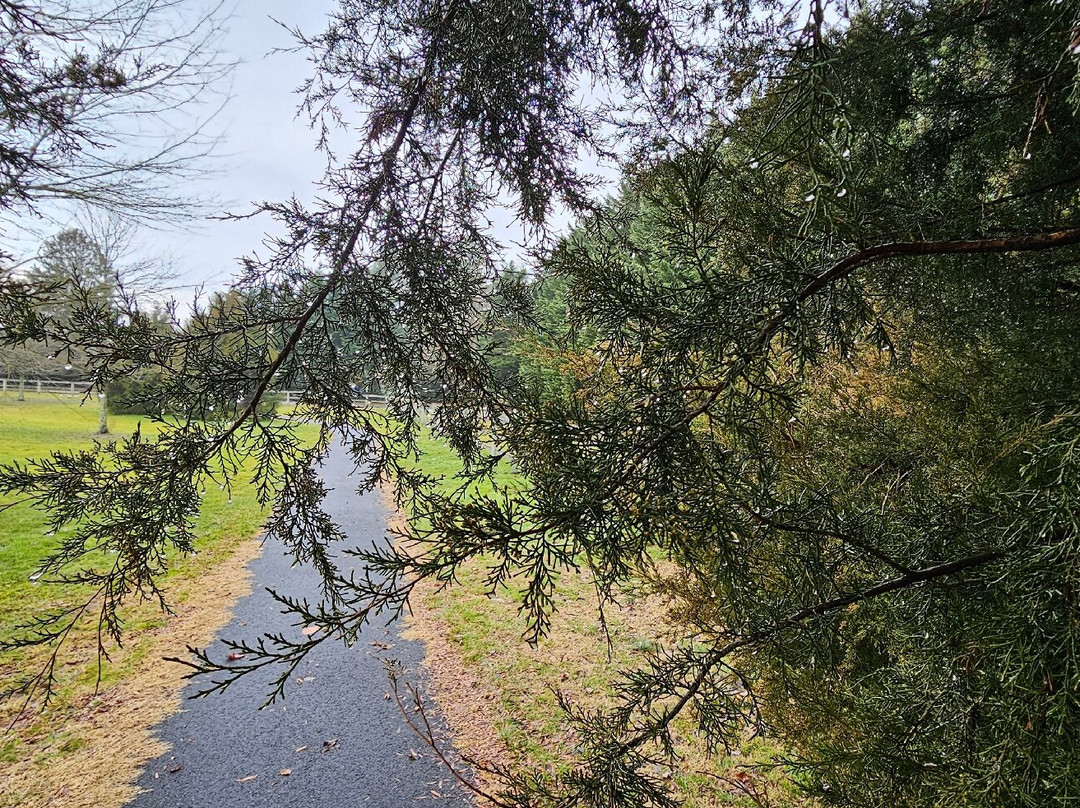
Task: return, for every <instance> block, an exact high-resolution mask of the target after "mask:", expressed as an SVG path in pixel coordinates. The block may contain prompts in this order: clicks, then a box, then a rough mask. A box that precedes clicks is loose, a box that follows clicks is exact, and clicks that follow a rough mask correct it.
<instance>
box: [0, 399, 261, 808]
mask: <svg viewBox="0 0 1080 808" xmlns="http://www.w3.org/2000/svg"><path fill="white" fill-rule="evenodd" d="M80 403H81V399H79V398H77V397H70V398H69V397H60V396H51V395H33V394H29V393H28V394H27V396H26V401H25V402H18V401H16V400H15V397H14V395H10V396H0V462H10V461H13V460H24V459H27V458H33V457H40V456H42V455H44V454H47V453H48V452H50V451H53V450H65V449H68V450H70V449H89V448H91V447H92V446H93V443H94V440H95V439H100V440H111V439H114V438H116V437H118V436H123V435H128V434H130V433H131V432H132V431H133V430H134V429H135V427H136V425H137V424H138V422H139V417H138V416H115V415H114V416H110V417H109V426H110V430H111V432H112V434H111V435H109V436H104V437H102V438H98V436H97V435H96V434H95V433H96V431H97V424H98V413H97V402H96V401H93V402H87V403H86V404H85V405H83V406H80ZM143 431H144V434H148V435H152V434H153V425H151V424H149V423H148V422H146V423H144V424H143ZM11 501H13V499H12V498H8V499H7V500H3V499H0V505H2V504H7V503H9V502H11ZM2 514H3V518H0V637H8V636H10V635H11V633H12V631H13V629H14V628H15V627H16V626H17V625H18V624H19V623H22V622H24V621H26V620H27V619H28V618H30V617H31V616H33V615H35V614H40V613H42V612H43V611H45V610H47V609H51V608H55V607H58V606H64V605H67V604H72V603H76V602H77V599H78V597H79V594H80V593H79V592H78V591H77V590H73V589H72V588H70V587H66V588H65V587H60V586H56V585H50V584H47V583H43V582H38V581H34V580H31V577H32V576H33V573H34V571H35V570H36V568H37V566H38V564H39V562H40V561H41V559H42V558H43V557H44V556H45V555H46V554H47V553H48V551H49V550H50V548H51V547H53V546H54V545H55V542H57V541H58V539H59V538H60V537H58V536H50V535H47V526H46V520H45V519H44V518H43V515H42V514H40V513H38V512H36V511H34V510H32V509H31V508H30V507H29V506H26V505H22V504H16V505H13V506H12V507H10V508H8V509H6V510H4V511H3V512H2ZM262 522H263V514H262V511H261V509H260V507H259V504H258V502H257V501H256V498H255V492H254V489H253V487H251V486H249V485H246V484H244V482H243V481H242V480H241V481H238V482H237V484H235V485H234V486H233V488H232V491H231V497H230V492H226V491H223V490H220V489H219V488H218V487H217V486H209V487H208V489H207V492H206V496H205V498H204V501H203V509H202V513H201V515H200V517H199V519H198V521H197V525H196V531H197V536H198V539H197V542H196V550H197V554H196V555H194V556H189V557H186V558H179V557H178V558H176V559H175V566H174V567H173V569H172V571H171V572H170V573H169V575H168V576H167V577H166V579H165V582H164V588H165V590H166V594H167V598H168V600H169V604H170V606H171V607H172V608H173V610H174V612H175V614H174V615H171V616H170V615H166V614H164V613H162V612H161V611H160V610H159V609H158V608H157V607H156V604H149V603H144V604H134V603H133V604H132V605H130V606H129V607H127V608H126V609H125V611H124V613H123V617H124V620H125V625H126V628H127V633H126V638H125V641H124V647H123V649H120V650H118V651H115V652H113V651H111V652H110V654H111V656H112V659H111V660H108V661H106V663H105V665H104V667H103V669H102V672H101V673H102V678H101V685H100V687H97V686H96V680H97V676H98V670H97V655H96V651H95V637H94V626H93V624H92V623H90V624H87V625H84V626H82V628H81V629H80V630H79V631H77V632H75V633H74V634H73V635H72V637H71V638H70V640H69V641H68V643H67V650H66V651H65V652H64V654H63V655H62V659H63V664H62V665H61V667H60V676H61V680H60V682H59V687H58V690H57V694H56V698H55V700H54V701H53V702H52V703H51V704H50V705H49V706H48V707H47V708H46V709H45V710H43V711H42V710H41V707H40V705H34V706H33V707H32V708H31V709H30V710H29V711H27V712H26V713H25V714H24V715H23V717H22V718H20V719H19V720H18V721H17V722H16V724H15V725H14V728H13V729H12V730H11V731H9V732H7V733H6V734H4V735H3V736H2V737H0V806H8V805H10V806H14V805H37V804H41V805H44V804H46V803H48V804H69V805H83V804H86V805H95V804H101V805H107V804H110V801H111V804H115V805H119V804H121V803H120V802H118V801H117V800H119V799H122V798H123V797H124V796H125V795H126V796H127V797H130V796H131V793H129V792H124V791H116V790H115V788H113V791H109V789H108V788H106V789H105V791H95V789H94V787H93V786H94V778H98V780H101V779H102V778H108V777H109V776H110V775H109V773H108V771H104V772H103V771H102V770H101V766H102V763H103V761H102V759H101V758H102V757H103V755H107V756H110V757H118V756H119V757H125V755H126V756H127V758H130V759H126V764H130V765H126V768H125V769H124V771H123V772H122V773H115V772H114V773H113V774H112V775H111V776H112V777H113V778H121V779H120V781H119V782H117V783H109V784H106V785H108V786H110V787H114V786H123V785H124V781H123V779H122V778H123V777H129V778H130V777H131V776H133V775H134V773H136V772H137V770H138V769H137V764H138V763H139V762H141V761H140V760H138V757H139V754H142V753H143V752H145V754H143V755H142V757H143V758H144V759H145V757H146V756H147V755H148V754H152V753H154V747H153V745H152V742H151V741H147V745H145V746H144V748H143V749H136V750H134V751H135V754H134V755H133V753H132V752H133V750H132V749H131V747H133V746H134V747H138V742H137V740H136V733H137V732H142V731H146V730H147V729H148V727H149V726H151V725H152V724H154V723H156V722H157V721H158V720H160V719H161V718H162V717H164V715H165V714H167V713H168V712H169V711H170V710H171V709H175V706H176V705H175V700H176V694H178V693H179V687H180V674H181V671H180V670H179V668H178V666H174V665H161V664H160V662H159V660H160V657H161V656H163V655H167V654H180V655H182V654H183V647H184V642H194V643H200V642H207V641H208V640H209V639H210V638H211V637H212V636H213V632H214V631H215V630H216V628H217V627H218V625H220V624H221V623H222V622H224V621H225V620H226V619H227V617H228V609H229V608H230V607H231V603H232V602H233V601H234V600H235V598H236V597H237V596H239V595H240V594H242V593H243V591H244V584H243V578H244V575H245V569H244V565H245V563H246V561H247V560H250V558H251V557H252V556H253V555H254V554H255V553H256V552H257V549H258V544H257V542H252V541H251V539H252V538H253V537H254V536H255V535H256V534H257V533H258V531H259V528H260V526H261V524H262ZM177 632H179V633H177ZM181 635H182V637H184V638H187V639H185V640H183V641H181ZM166 643H171V645H167V644H166ZM45 658H46V652H44V651H43V650H42V649H30V650H16V651H7V652H0V681H3V682H4V683H5V684H6V683H8V682H9V681H10V679H9V677H11V676H13V675H14V674H15V672H16V671H17V670H23V671H25V670H27V669H33V668H35V667H36V666H40V664H42V663H43V661H44V660H45ZM110 704H114V706H115V707H116V709H115V710H114V711H113V712H112V713H111V714H110V715H111V719H110V721H109V722H103V721H102V720H99V719H98V718H95V715H96V713H98V712H101V711H103V710H104V709H105V707H107V706H108V705H110ZM121 705H125V706H130V709H129V710H128V711H127V713H125V715H126V716H127V718H126V719H122V718H121V716H120V712H123V709H124V708H122V707H121ZM18 706H19V705H18V704H15V703H14V702H13V701H12V700H9V702H8V703H6V704H2V705H0V721H3V723H4V728H6V727H7V726H8V724H9V723H10V722H11V721H12V719H13V718H14V716H15V715H16V714H17V710H18ZM117 710H119V711H120V712H117ZM128 713H130V714H128ZM123 720H127V721H128V722H129V723H130V726H127V727H126V728H125V727H124V726H123ZM109 724H112V725H113V726H109ZM142 725H145V726H142ZM120 729H124V731H125V732H126V733H127V735H126V738H125V737H124V736H122V735H116V733H117V732H118V731H119V730H120ZM0 731H2V728H0ZM110 733H112V734H113V735H116V737H114V738H113V739H112V741H110V743H112V744H113V746H114V748H112V749H108V750H103V749H100V748H95V747H100V746H101V745H102V744H103V743H105V741H104V740H103V738H104V737H105V736H107V735H109V734H110ZM125 745H126V746H127V747H128V748H126V749H125ZM158 751H160V750H158ZM56 764H60V765H59V766H58V765H56ZM61 769H69V770H71V772H72V774H73V776H79V777H82V778H83V780H82V782H83V783H84V784H85V785H80V786H79V790H80V791H84V792H85V793H74V794H73V795H69V798H65V796H64V789H66V788H67V787H68V786H67V785H65V784H64V782H62V779H61V780H58V779H57V775H56V772H57V771H59V770H61ZM48 789H54V790H56V792H57V793H52V794H50V793H42V792H43V791H46V790H48ZM114 792H115V793H114ZM57 798H58V802H55V803H54V800H55V799H57Z"/></svg>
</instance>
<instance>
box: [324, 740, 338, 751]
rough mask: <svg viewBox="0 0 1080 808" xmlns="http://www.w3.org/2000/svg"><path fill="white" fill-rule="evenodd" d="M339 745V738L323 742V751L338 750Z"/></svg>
mask: <svg viewBox="0 0 1080 808" xmlns="http://www.w3.org/2000/svg"><path fill="white" fill-rule="evenodd" d="M337 745H338V739H337V738H331V739H330V740H328V741H323V742H322V750H323V751H324V752H328V751H330V750H331V749H336V748H337Z"/></svg>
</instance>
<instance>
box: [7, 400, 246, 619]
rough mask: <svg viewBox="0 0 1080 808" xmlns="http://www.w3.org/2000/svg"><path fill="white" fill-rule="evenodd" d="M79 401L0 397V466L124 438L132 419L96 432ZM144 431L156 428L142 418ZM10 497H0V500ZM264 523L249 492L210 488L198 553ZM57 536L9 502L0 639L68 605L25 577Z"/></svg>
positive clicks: (92, 410)
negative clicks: (102, 433)
mask: <svg viewBox="0 0 1080 808" xmlns="http://www.w3.org/2000/svg"><path fill="white" fill-rule="evenodd" d="M79 402H80V399H78V398H75V397H72V398H66V397H59V396H56V397H54V396H47V395H42V396H35V395H33V394H27V400H26V401H25V402H18V401H15V400H14V398H10V397H6V398H0V463H10V462H12V461H22V460H26V459H29V458H37V457H42V456H44V455H47V454H48V453H50V452H52V451H65V450H79V449H91V448H92V447H93V445H94V442H95V440H115V439H116V438H118V437H123V436H127V435H130V434H131V433H132V432H133V431H134V430H135V428H136V426H137V425H138V424H139V420H140V419H139V417H138V416H132V415H112V416H110V417H109V427H110V432H111V434H110V435H107V436H98V435H96V434H95V433H96V432H97V424H98V414H97V402H88V403H87V404H86V405H84V406H79ZM143 430H144V432H145V433H146V434H148V435H152V434H153V433H154V432H155V431H156V430H155V429H154V427H153V425H152V424H150V423H149V422H144V423H143ZM13 500H14V497H7V498H5V499H2V500H0V504H7V503H9V502H11V501H13ZM262 521H263V515H262V511H261V509H260V507H259V505H258V503H257V502H256V499H255V493H254V490H253V489H252V488H251V487H250V486H247V485H243V484H241V485H238V486H234V487H233V490H232V498H231V501H230V498H229V496H228V494H227V493H226V492H225V491H222V490H219V489H218V488H216V487H211V488H210V489H208V490H207V494H206V498H205V500H204V504H203V511H202V514H201V516H200V517H199V520H198V522H197V531H198V541H197V543H196V549H197V550H206V549H208V548H210V547H213V546H216V545H218V544H220V543H221V542H222V541H223V540H226V539H228V540H232V539H235V538H247V537H250V536H252V535H254V534H255V533H256V532H257V531H258V529H259V526H260V525H261V523H262ZM61 538H62V535H59V536H52V535H49V534H48V525H47V519H46V516H45V514H43V513H40V512H38V511H36V510H34V509H32V508H31V507H29V506H28V505H25V504H15V505H12V506H11V507H10V508H8V509H7V510H5V511H3V519H0V636H3V635H7V634H9V633H10V631H11V629H12V627H13V626H14V625H15V624H17V623H21V622H23V621H25V620H27V619H28V618H30V617H32V616H33V615H35V614H40V613H41V612H42V611H43V610H44V609H46V608H49V607H53V606H58V605H62V604H67V603H71V602H74V600H75V598H76V597H77V596H78V594H79V592H78V591H77V590H72V589H70V588H69V589H68V590H67V591H66V592H61V591H60V589H61V588H60V587H56V586H53V585H49V584H46V583H41V582H37V581H31V580H30V577H31V575H32V574H33V573H34V571H35V570H36V569H37V566H38V564H39V563H40V562H41V560H42V559H43V558H44V557H45V556H46V555H47V554H48V553H49V551H50V550H51V549H53V548H54V547H55V546H56V545H57V543H58V542H59V541H60V539H61Z"/></svg>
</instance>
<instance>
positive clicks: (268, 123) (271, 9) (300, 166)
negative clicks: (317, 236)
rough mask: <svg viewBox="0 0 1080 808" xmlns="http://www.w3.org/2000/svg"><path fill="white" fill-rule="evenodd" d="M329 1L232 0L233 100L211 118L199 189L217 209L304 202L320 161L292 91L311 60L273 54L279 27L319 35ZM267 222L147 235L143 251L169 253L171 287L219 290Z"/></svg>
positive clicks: (281, 40) (228, 40) (282, 34)
mask: <svg viewBox="0 0 1080 808" xmlns="http://www.w3.org/2000/svg"><path fill="white" fill-rule="evenodd" d="M333 5H334V3H333V0H238V2H237V4H236V11H235V13H234V14H233V15H232V17H231V18H230V19H229V21H228V23H227V29H228V30H227V32H226V35H225V38H224V40H223V42H222V48H223V50H224V51H225V54H224V55H225V56H226V58H230V59H236V60H238V61H239V64H238V65H237V67H236V71H235V74H234V76H233V87H232V97H231V98H230V100H229V101H228V102H227V103H226V105H225V107H224V109H223V110H222V111H221V112H220V113H219V115H218V118H217V119H216V120H215V121H214V124H215V128H216V129H217V130H218V131H220V132H222V142H221V144H220V147H219V149H218V153H219V154H218V157H217V158H215V159H214V160H213V161H212V162H211V164H210V165H211V169H212V170H211V171H210V172H209V173H208V175H207V179H206V181H205V183H204V186H205V187H204V188H202V189H200V190H201V191H202V192H208V193H210V194H212V195H213V196H214V197H216V199H217V200H218V203H219V204H220V205H221V206H222V208H223V209H225V210H228V211H230V212H233V213H244V212H247V211H249V210H251V207H252V203H253V202H256V201H278V200H283V199H286V198H288V197H289V196H291V195H293V194H295V195H296V196H298V197H299V198H300V199H302V200H309V199H311V197H312V188H313V183H314V182H315V181H317V180H318V179H319V178H320V177H321V176H322V174H323V168H324V165H325V163H324V158H323V156H322V155H321V154H319V153H318V152H316V151H315V148H314V146H315V141H316V136H315V133H313V132H312V130H311V128H310V127H309V126H308V124H307V122H306V118H297V117H296V109H297V106H298V104H299V101H300V98H299V96H298V95H297V94H296V93H295V92H294V91H295V90H296V88H297V87H298V86H299V84H300V83H301V82H302V81H303V80H304V79H305V78H306V77H307V76H308V75H309V74H310V65H309V64H308V63H307V60H306V57H305V55H304V54H303V53H273V52H272V51H274V50H275V49H278V48H288V47H290V46H292V45H293V44H294V42H293V40H292V38H291V36H290V35H289V33H288V31H286V30H285V28H283V27H282V24H283V25H287V26H290V27H293V26H298V27H300V28H301V29H302V30H303V31H305V32H306V33H312V34H314V33H318V32H319V31H321V30H322V29H323V27H324V23H325V19H326V15H327V13H328V11H329V9H331V8H332V7H333ZM275 20H277V21H278V22H275ZM279 22H280V23H281V24H279ZM272 226H273V222H272V221H271V220H270V219H269V218H267V217H265V216H263V217H259V218H255V219H248V220H244V221H212V222H208V223H205V224H203V225H202V226H200V227H198V228H197V229H194V230H187V231H174V232H170V233H162V234H148V241H149V242H150V243H151V245H152V247H151V249H150V250H149V252H158V253H160V254H161V255H163V256H165V257H167V258H168V260H169V261H170V263H171V264H172V265H173V268H174V270H175V271H176V273H177V276H178V277H177V284H178V285H190V286H191V287H194V286H195V285H198V284H202V283H205V284H206V286H207V288H208V289H212V288H220V287H222V286H224V285H226V283H227V282H228V280H229V278H230V277H231V276H232V275H233V274H234V273H235V272H236V270H237V264H236V259H237V258H238V257H239V256H242V255H247V254H250V253H251V252H253V251H255V250H257V249H259V247H260V245H261V242H262V239H263V235H264V233H265V232H266V231H267V230H268V229H269V228H271V227H272ZM178 291H179V290H178ZM181 296H182V295H181Z"/></svg>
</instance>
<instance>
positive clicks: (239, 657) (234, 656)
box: [225, 654, 245, 662]
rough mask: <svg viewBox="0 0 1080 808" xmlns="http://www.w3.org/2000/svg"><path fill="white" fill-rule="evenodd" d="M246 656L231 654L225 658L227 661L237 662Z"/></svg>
mask: <svg viewBox="0 0 1080 808" xmlns="http://www.w3.org/2000/svg"><path fill="white" fill-rule="evenodd" d="M244 656H245V655H244V654H229V655H228V656H227V657H225V658H226V659H227V660H229V662H236V660H238V659H243V658H244Z"/></svg>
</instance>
